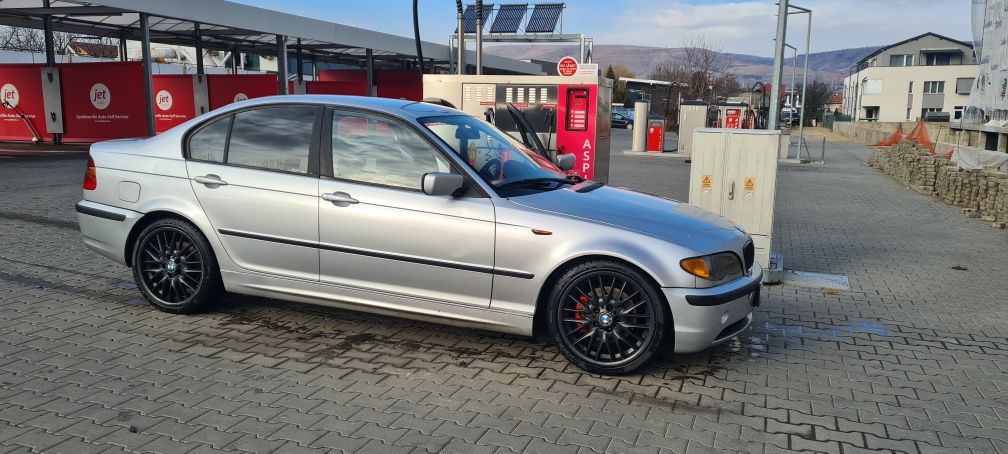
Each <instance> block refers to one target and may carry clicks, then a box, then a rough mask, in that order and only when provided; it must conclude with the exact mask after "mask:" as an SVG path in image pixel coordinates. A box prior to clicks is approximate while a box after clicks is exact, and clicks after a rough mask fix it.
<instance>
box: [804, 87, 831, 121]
mask: <svg viewBox="0 0 1008 454" xmlns="http://www.w3.org/2000/svg"><path fill="white" fill-rule="evenodd" d="M798 89H799V90H801V87H798ZM834 94H836V91H835V90H833V87H832V86H830V84H829V82H826V81H824V80H822V79H820V78H818V77H816V78H815V80H813V81H812V82H810V83H809V85H808V88H807V89H806V90H805V111H804V112H802V121H803V122H805V124H806V125H811V124H812V119H813V118H816V119H818V120H820V121H822V112H820V111H821V110H822V109H823V107H825V106H826V103H828V102H829V100H830V98H832V97H833V95H834Z"/></svg>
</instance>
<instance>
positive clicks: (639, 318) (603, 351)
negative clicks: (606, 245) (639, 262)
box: [548, 260, 667, 375]
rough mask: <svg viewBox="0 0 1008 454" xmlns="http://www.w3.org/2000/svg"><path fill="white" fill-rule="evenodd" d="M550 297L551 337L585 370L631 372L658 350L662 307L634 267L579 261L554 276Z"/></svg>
mask: <svg viewBox="0 0 1008 454" xmlns="http://www.w3.org/2000/svg"><path fill="white" fill-rule="evenodd" d="M549 298H550V299H549V308H548V310H549V320H548V324H549V329H550V336H551V337H552V338H553V340H554V342H555V343H556V344H557V347H558V348H559V349H560V352H561V353H563V355H564V356H565V357H567V359H568V360H570V361H571V362H572V363H574V364H575V365H577V366H578V367H580V368H582V369H584V370H587V371H589V372H594V373H599V374H612V375H616V374H625V373H630V372H633V371H634V370H636V369H638V368H640V367H641V366H643V365H644V364H646V363H647V362H648V361H650V360H651V358H653V357H654V356H655V354H657V353H658V351H659V350H660V349H661V346H662V341H663V334H664V333H665V323H666V316H667V310H666V309H665V307H664V304H663V302H662V301H663V300H662V299H661V297H660V296H659V295H658V293H656V289H655V287H654V285H653V284H652V283H651V282H650V280H649V279H647V277H646V276H643V275H642V274H641V273H640V272H639V271H637V270H636V269H634V268H631V267H629V266H627V265H625V264H623V263H620V262H616V261H607V260H599V261H591V262H586V263H582V264H579V265H577V266H574V267H572V268H571V269H569V270H567V271H566V272H565V273H564V274H563V275H562V276H561V277H560V278H559V279H558V280H557V282H556V284H555V285H554V286H553V289H552V291H551V292H550V297H549Z"/></svg>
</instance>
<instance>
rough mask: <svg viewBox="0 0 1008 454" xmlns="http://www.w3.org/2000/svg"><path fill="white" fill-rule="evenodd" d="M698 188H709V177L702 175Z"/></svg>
mask: <svg viewBox="0 0 1008 454" xmlns="http://www.w3.org/2000/svg"><path fill="white" fill-rule="evenodd" d="M700 187H701V188H703V189H710V188H711V175H704V176H703V178H702V179H700Z"/></svg>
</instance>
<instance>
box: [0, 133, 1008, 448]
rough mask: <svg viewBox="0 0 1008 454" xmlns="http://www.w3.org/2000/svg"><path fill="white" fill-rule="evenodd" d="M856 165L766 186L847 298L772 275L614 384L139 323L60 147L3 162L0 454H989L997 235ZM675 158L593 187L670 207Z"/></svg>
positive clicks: (1000, 426)
mask: <svg viewBox="0 0 1008 454" xmlns="http://www.w3.org/2000/svg"><path fill="white" fill-rule="evenodd" d="M616 135H617V137H616V138H615V140H616V141H628V136H627V135H626V133H625V132H623V131H617V132H616ZM613 148H614V149H621V148H620V147H619V146H618V144H614V147H613ZM867 157H868V150H867V149H865V148H864V147H861V146H859V145H855V144H852V143H839V142H837V143H831V144H830V146H829V150H828V155H827V160H828V163H827V164H826V165H824V166H814V165H806V166H798V165H783V166H782V167H781V172H780V183H779V185H778V188H779V189H778V194H779V195H778V199H777V200H778V203H777V206H778V211H777V222H776V239H775V248H776V249H778V250H780V251H781V252H782V253H783V254H784V255H785V264H786V266H787V267H788V268H792V269H797V270H803V271H812V272H820V273H833V274H843V275H846V276H849V277H850V281H851V288H852V290H851V291H849V292H838V291H833V290H829V291H824V290H815V289H807V288H798V287H788V286H776V287H769V288H768V289H767V290H766V293H765V298H764V303H763V306H761V307H760V308H759V309H758V310H757V312H756V315H755V322H754V323H753V325H752V327H751V328H750V329H749V330H747V331H746V332H744V333H743V334H742V335H740V336H738V337H737V338H736V339H734V340H732V341H731V342H730V343H727V344H725V345H723V346H720V347H717V348H714V349H711V350H710V351H707V352H703V353H699V354H693V355H681V356H670V357H667V358H665V359H663V360H662V361H659V362H658V363H657V364H655V365H654V366H653V367H650V368H648V369H647V370H645V371H643V372H641V373H639V374H635V375H630V376H625V377H615V378H614V377H602V376H596V375H591V374H587V373H584V372H582V371H581V370H579V369H577V368H575V367H573V366H571V365H569V364H568V363H567V362H566V361H565V360H564V359H563V358H562V357H561V356H560V354H559V353H558V352H557V350H556V349H555V348H554V347H552V346H551V345H549V344H547V343H545V342H543V341H540V340H535V339H526V338H520V337H514V336H507V335H499V334H493V333H487V332H480V331H472V330H461V329H453V328H446V327H443V326H438V325H430V324H423V323H416V322H410V321H403V320H398V319H393V318H387V317H378V316H372V315H366V314H360V313H354V312H348V311H340V310H334V309H327V308H319V307H312V306H305V305H299V304H290V303H283V302H278V301H272V300H265V299H260V298H251V297H244V296H231V297H228V298H227V299H226V300H225V301H222V302H221V304H220V305H219V307H218V308H217V309H216V310H214V311H213V312H211V313H208V314H203V315H198V316H179V315H169V314H165V313H162V312H158V311H156V310H154V309H153V308H151V307H150V306H149V305H147V304H146V303H144V302H142V300H141V299H140V298H139V296H138V294H137V291H136V289H135V288H134V286H133V284H132V282H131V277H130V273H129V271H128V270H127V269H126V268H123V267H120V266H118V265H115V264H113V263H111V262H109V261H107V260H105V259H103V258H101V257H99V256H98V255H96V254H94V253H92V252H90V251H89V250H87V248H86V247H85V246H84V245H83V244H82V242H81V240H80V235H79V232H78V231H77V226H76V222H75V215H74V210H73V204H74V202H76V200H77V199H78V198H79V197H80V181H81V177H82V175H83V165H84V163H83V161H82V160H80V159H5V160H3V161H2V162H0V453H7V452H66V453H87V452H121V451H129V452H172V453H174V452H194V453H198V452H216V451H248V452H281V453H295V452H341V451H342V452H375V453H391V452H416V453H423V452H487V453H491V452H495V453H496V452H500V453H505V452H548V453H550V454H558V453H565V452H571V453H591V452H667V453H701V452H733V451H741V452H752V453H775V452H786V451H806V452H807V451H818V452H828V453H841V452H842V453H845V454H852V453H858V452H906V453H916V452H949V453H966V452H977V453H981V452H982V453H999V454H1008V355H1006V352H1008V337H1006V336H1008V233H1006V232H1005V231H1000V230H994V229H992V228H991V227H990V226H989V224H987V223H983V222H980V221H978V220H975V219H968V218H966V217H964V216H962V215H961V213H960V212H959V211H958V210H957V209H955V208H952V207H948V206H945V205H942V204H940V203H938V202H936V201H934V200H931V199H930V198H927V197H923V196H920V195H917V194H915V193H913V192H911V191H908V190H906V189H905V188H902V187H900V186H898V184H896V183H895V182H893V181H892V180H890V179H889V178H888V177H885V176H883V175H880V174H878V173H877V172H875V171H874V170H872V169H870V168H868V167H865V166H864V165H863V162H865V161H866V160H867ZM688 172H689V169H688V166H687V165H685V164H684V163H683V162H682V161H679V160H671V159H662V158H650V157H640V156H623V155H617V156H614V158H613V178H612V183H613V184H615V185H620V186H627V187H631V188H635V189H639V190H642V191H646V192H651V193H656V194H661V195H666V196H671V197H676V198H680V199H681V198H684V197H686V188H687V187H688V181H687V178H688ZM953 266H961V267H965V268H968V270H965V271H955V270H952V267H953Z"/></svg>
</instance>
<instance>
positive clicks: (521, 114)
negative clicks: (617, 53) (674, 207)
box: [423, 74, 612, 183]
mask: <svg viewBox="0 0 1008 454" xmlns="http://www.w3.org/2000/svg"><path fill="white" fill-rule="evenodd" d="M423 88H424V97H433V98H440V99H444V100H446V101H448V102H450V103H451V104H454V105H456V106H458V109H459V110H461V111H463V112H466V113H469V114H471V115H474V116H477V117H479V118H488V120H492V122H493V123H494V125H496V126H497V127H498V128H499V129H501V130H502V131H505V132H507V133H509V134H511V135H512V136H514V137H516V138H518V139H519V140H521V141H522V142H523V143H525V144H526V145H527V146H528V147H529V148H530V149H533V150H535V151H538V150H536V143H537V142H538V146H539V147H542V150H543V151H542V153H543V155H544V156H546V157H547V158H548V159H550V160H552V161H553V162H554V163H556V162H558V160H559V157H560V155H565V154H569V155H573V156H574V158H575V165H574V167H573V168H572V169H571V170H570V171H568V174H570V175H576V176H578V177H581V178H584V179H589V180H597V181H601V182H603V183H605V182H607V180H608V177H609V150H610V126H611V125H610V121H611V115H612V113H611V108H612V103H611V99H612V98H611V96H612V81H610V80H609V79H606V78H602V77H598V76H570V77H565V76H507V75H482V76H470V75H444V74H427V75H424V79H423ZM488 111H492V114H489V115H490V116H489V117H488ZM544 144H545V145H544ZM568 159H569V158H568Z"/></svg>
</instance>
